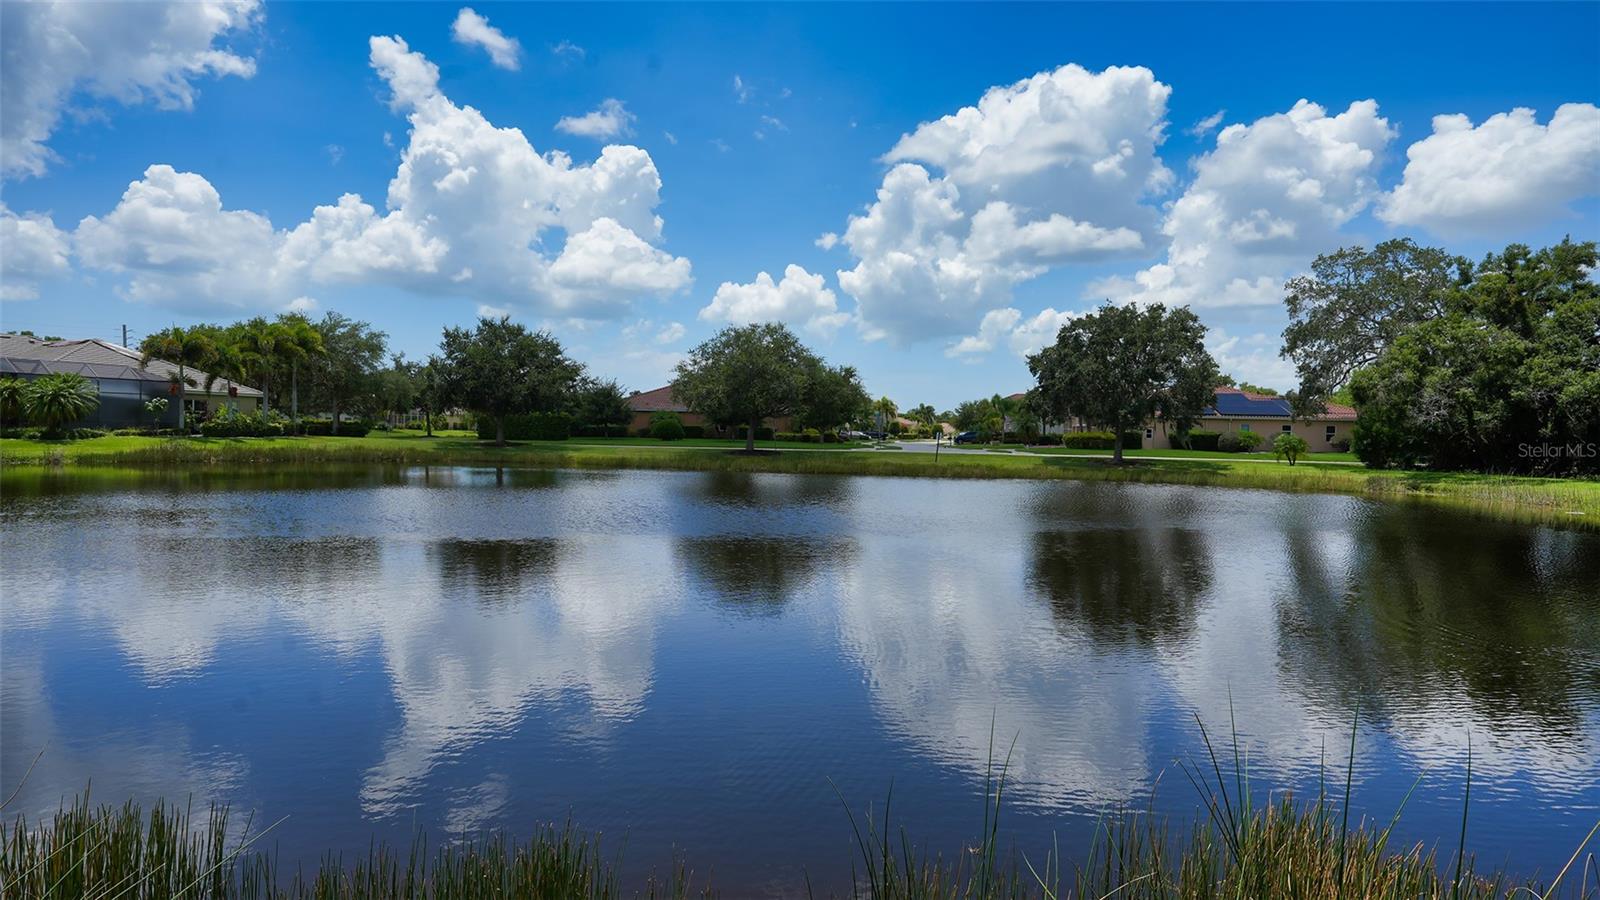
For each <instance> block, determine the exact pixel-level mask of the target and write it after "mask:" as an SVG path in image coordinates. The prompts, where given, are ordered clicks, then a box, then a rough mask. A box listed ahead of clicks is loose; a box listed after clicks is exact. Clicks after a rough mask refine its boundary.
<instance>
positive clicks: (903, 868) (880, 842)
mask: <svg viewBox="0 0 1600 900" xmlns="http://www.w3.org/2000/svg"><path fill="white" fill-rule="evenodd" d="M1002 784H1003V781H1002ZM1224 791H1225V792H1226V793H1233V792H1228V791H1226V789H1224ZM1209 805H1210V808H1211V814H1210V817H1209V818H1202V820H1201V821H1200V822H1198V823H1197V824H1196V825H1195V826H1194V827H1193V828H1192V829H1189V830H1188V831H1187V832H1186V833H1184V832H1174V831H1172V830H1171V829H1170V828H1169V826H1168V824H1167V823H1166V822H1164V821H1158V820H1153V819H1151V818H1150V817H1149V816H1142V815H1138V814H1135V813H1124V814H1121V815H1113V816H1110V817H1108V818H1107V819H1105V820H1104V821H1103V822H1102V823H1101V824H1100V825H1099V826H1098V827H1097V829H1096V834H1095V836H1094V840H1093V841H1092V843H1091V846H1090V848H1089V850H1088V852H1087V853H1086V854H1085V855H1084V857H1083V858H1081V859H1074V860H1069V859H1064V858H1063V857H1062V855H1060V854H1059V853H1058V852H1057V851H1055V850H1047V851H1045V852H1044V853H1043V855H1042V857H1037V858H1034V857H1030V855H1029V854H1027V853H1025V852H1024V853H1018V852H1016V850H1015V848H1011V847H1008V846H1004V845H1003V843H1002V838H1001V836H1000V833H999V829H998V826H997V823H998V820H999V813H1000V799H999V796H998V793H997V794H996V795H995V796H993V797H992V798H991V799H989V800H986V802H985V820H986V821H985V825H984V831H983V833H982V835H981V836H980V838H979V840H978V841H977V842H976V843H975V844H973V845H971V846H969V847H967V848H965V849H963V850H962V851H960V852H958V853H956V854H954V855H953V856H943V855H939V854H937V853H933V852H930V851H928V850H927V849H926V848H924V847H921V846H918V845H915V844H913V843H912V839H911V838H910V837H909V836H908V834H907V833H906V831H905V830H904V829H903V828H898V829H896V828H894V827H892V825H891V823H890V822H889V821H883V822H881V823H879V822H878V821H877V820H876V819H875V818H874V817H873V816H872V814H871V812H870V811H868V813H867V815H866V816H865V817H864V818H862V819H857V818H856V816H855V815H854V814H850V816H849V819H850V822H851V825H852V826H853V827H854V830H855V839H856V844H857V848H856V849H857V858H856V859H855V860H854V861H853V863H852V864H851V867H850V868H851V871H852V873H853V874H852V876H851V878H850V879H849V881H848V882H846V884H843V885H840V884H820V885H813V884H812V883H811V880H810V877H809V876H808V877H807V879H806V885H805V887H806V894H807V895H808V896H813V897H855V898H871V900H898V898H904V900H911V898H928V900H943V898H948V900H958V898H961V900H1001V898H1006V900H1011V898H1050V900H1065V898H1068V897H1071V898H1079V900H1093V898H1101V900H1104V898H1107V897H1112V896H1116V897H1121V898H1132V900H1165V898H1172V897H1182V898H1210V897H1215V898H1233V897H1252V898H1253V897H1300V898H1306V900H1336V898H1337V900H1344V898H1372V900H1376V898H1380V897H1382V898H1389V897H1411V898H1426V900H1444V898H1446V897H1448V898H1450V900H1490V898H1494V900H1510V898H1513V897H1516V896H1519V895H1521V894H1526V895H1527V896H1530V897H1535V898H1540V900H1544V898H1551V897H1574V898H1580V900H1594V898H1595V897H1596V895H1597V893H1600V888H1596V887H1595V886H1594V885H1593V884H1592V883H1591V882H1590V879H1589V877H1588V876H1589V874H1590V873H1589V871H1588V869H1589V867H1590V866H1592V865H1593V864H1594V857H1593V854H1592V851H1591V852H1590V855H1589V856H1588V857H1584V855H1583V854H1584V851H1585V850H1586V849H1587V848H1588V845H1589V844H1590V843H1591V842H1592V840H1593V838H1594V836H1595V831H1590V832H1589V834H1588V835H1587V836H1578V835H1575V836H1574V844H1575V845H1576V847H1577V850H1576V851H1575V852H1574V853H1573V854H1572V859H1571V860H1570V861H1569V862H1568V863H1567V864H1566V866H1565V867H1564V868H1563V869H1562V870H1561V871H1560V872H1546V873H1540V874H1539V875H1537V876H1535V878H1536V879H1537V880H1532V881H1518V880H1517V879H1516V877H1515V876H1512V875H1510V874H1509V873H1507V872H1506V871H1503V870H1493V871H1484V872H1479V871H1477V870H1476V867H1475V863H1474V860H1473V859H1472V858H1471V856H1470V855H1460V854H1459V852H1451V853H1449V854H1448V855H1447V857H1446V858H1444V859H1441V858H1440V856H1439V855H1438V852H1437V851H1436V850H1433V849H1430V848H1428V847H1426V846H1425V845H1423V844H1421V843H1418V844H1415V845H1411V846H1409V847H1406V846H1398V847H1397V846H1392V845H1391V843H1390V835H1391V830H1392V828H1393V826H1394V823H1393V822H1390V823H1389V827H1386V828H1382V829H1380V828H1378V827H1377V824H1376V823H1375V822H1372V821H1358V822H1346V821H1343V820H1342V819H1341V818H1340V816H1339V813H1338V810H1337V809H1336V807H1335V806H1334V805H1333V804H1331V803H1329V802H1325V801H1324V800H1323V799H1321V798H1319V799H1318V800H1317V801H1316V802H1314V803H1297V802H1295V801H1294V800H1293V799H1291V798H1287V797H1286V798H1283V799H1280V800H1279V801H1277V802H1274V803H1270V804H1267V805H1263V806H1261V807H1254V806H1252V805H1251V801H1250V799H1249V798H1248V796H1247V795H1245V794H1234V795H1233V796H1232V797H1231V800H1230V802H1229V803H1228V804H1227V805H1226V807H1224V805H1223V804H1219V803H1217V802H1216V798H1215V797H1213V798H1212V800H1211V802H1210V804H1209ZM1224 809H1226V813H1224ZM885 814H886V813H885ZM234 825H235V823H230V821H229V816H228V811H227V809H226V808H225V807H216V806H213V807H211V808H210V809H209V811H208V812H200V811H191V809H190V808H189V807H188V806H178V805H164V804H160V803H158V804H156V805H155V806H154V807H153V808H152V809H150V810H149V811H148V812H146V811H144V810H143V809H141V808H140V807H139V806H138V805H137V804H135V803H133V802H131V801H130V802H127V803H125V804H123V805H122V806H120V807H115V806H109V805H102V806H98V807H97V806H93V805H92V804H91V803H90V802H89V800H88V798H87V796H82V797H79V798H75V799H74V800H73V802H72V803H71V804H70V805H66V804H63V807H62V809H61V812H60V813H59V814H57V815H56V816H54V817H53V818H51V819H49V820H47V821H45V822H42V823H31V824H30V823H29V822H27V821H26V820H25V819H23V818H21V817H18V818H17V819H16V820H15V821H14V822H13V823H10V824H9V827H8V823H6V822H4V821H0V885H4V886H5V887H6V889H7V895H8V896H16V897H19V898H22V897H26V898H30V900H56V898H61V900H65V898H69V897H70V898H90V900H155V898H165V897H178V896H187V897H195V898H209V900H235V898H237V900H246V898H249V900H312V898H316V900H321V898H336V897H337V898H356V900H390V898H394V900H399V898H417V900H427V898H440V900H443V898H457V897H529V898H551V900H557V898H559V900H580V898H587V900H617V898H622V897H628V896H632V897H650V898H674V900H676V898H685V900H686V898H689V897H703V898H709V897H717V896H720V892H719V890H718V886H717V884H716V876H715V872H714V871H700V872H696V871H694V870H692V869H690V868H689V862H690V861H689V860H686V859H685V858H683V857H682V856H680V855H677V854H674V857H673V858H672V859H670V860H663V861H662V862H664V863H666V865H665V870H664V871H665V874H664V875H663V874H660V870H658V871H657V872H655V873H652V874H650V875H649V876H646V877H643V878H640V879H639V880H638V882H635V883H633V884H631V885H629V886H624V883H623V879H622V877H621V876H620V875H619V871H620V870H621V869H622V862H623V859H622V855H621V853H616V854H610V853H607V852H606V851H605V850H604V849H603V848H602V843H601V839H600V835H599V834H593V833H589V832H584V831H580V830H578V829H577V828H575V827H574V826H573V825H572V824H571V823H570V822H569V823H567V824H566V825H564V826H553V825H546V826H541V827H538V828H536V829H535V830H534V831H533V832H532V833H531V834H530V835H529V836H528V837H527V838H526V839H518V838H515V837H510V836H508V835H507V834H506V833H505V832H503V831H497V832H487V833H482V834H477V835H460V836H458V838H459V839H457V840H447V841H443V842H441V843H439V844H437V845H435V846H434V847H430V846H429V844H428V841H427V840H426V837H425V836H422V835H418V836H417V837H416V838H414V839H413V840H412V842H411V843H410V845H409V846H407V845H404V844H402V845H399V846H394V845H389V844H387V843H373V844H372V845H371V846H370V848H369V849H368V850H367V852H366V853H365V854H356V855H355V856H354V858H352V859H349V860H346V859H344V858H341V857H340V856H338V855H336V854H332V853H327V854H323V855H322V857H321V859H320V861H319V862H317V863H314V864H313V865H312V867H311V868H310V869H305V868H297V869H296V870H295V871H294V872H293V874H292V875H291V874H290V872H289V869H290V866H288V865H280V863H279V861H278V860H277V859H276V858H275V856H274V855H273V854H272V853H271V852H270V851H269V850H267V849H266V848H267V847H270V845H271V842H272V833H271V832H272V830H273V829H274V828H275V827H276V825H269V826H266V827H259V826H253V825H252V824H246V825H245V826H244V828H243V829H242V830H241V829H239V828H237V827H234ZM1596 830H1600V825H1597V826H1596ZM1580 838H1581V842H1580V840H1579V839H1580ZM622 843H623V844H626V841H625V840H624V841H623V842H622ZM841 890H844V891H846V892H845V893H840V891H841Z"/></svg>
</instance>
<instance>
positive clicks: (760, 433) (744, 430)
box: [734, 425, 773, 441]
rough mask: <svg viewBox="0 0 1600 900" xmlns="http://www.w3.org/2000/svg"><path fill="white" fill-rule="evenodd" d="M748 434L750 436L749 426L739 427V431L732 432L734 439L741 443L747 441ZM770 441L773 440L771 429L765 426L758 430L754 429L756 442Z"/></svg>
mask: <svg viewBox="0 0 1600 900" xmlns="http://www.w3.org/2000/svg"><path fill="white" fill-rule="evenodd" d="M749 434H750V426H749V425H740V426H739V429H738V430H737V431H735V432H734V437H735V438H737V439H739V440H741V441H743V440H748V439H749V437H748V435H749ZM772 439H773V431H772V429H771V428H768V427H767V426H765V425H763V426H761V427H760V428H757V429H756V440H758V441H770V440H772Z"/></svg>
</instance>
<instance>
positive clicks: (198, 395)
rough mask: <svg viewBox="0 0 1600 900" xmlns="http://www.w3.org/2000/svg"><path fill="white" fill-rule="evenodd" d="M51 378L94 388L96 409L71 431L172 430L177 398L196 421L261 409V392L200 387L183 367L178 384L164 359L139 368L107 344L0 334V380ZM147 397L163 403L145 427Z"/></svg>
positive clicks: (198, 375)
mask: <svg viewBox="0 0 1600 900" xmlns="http://www.w3.org/2000/svg"><path fill="white" fill-rule="evenodd" d="M56 372H72V373H75V374H78V375H82V376H84V377H85V378H88V379H89V380H90V381H92V382H94V385H95V388H96V390H98V391H99V394H100V406H99V408H98V409H96V410H95V411H94V412H93V413H91V414H90V415H89V416H88V417H87V418H85V419H84V420H83V421H82V422H79V423H76V424H77V427H88V428H131V427H137V426H141V425H153V424H160V425H165V426H176V425H177V423H178V402H179V398H182V403H183V406H184V409H185V410H186V411H187V415H188V416H189V417H190V418H192V419H194V420H195V421H199V420H201V419H204V418H205V417H206V416H207V415H209V414H211V413H213V412H216V411H217V410H220V409H223V408H225V407H228V408H233V409H237V410H239V411H240V412H255V411H257V410H258V409H260V408H261V391H260V390H258V389H256V388H254V387H251V386H250V385H246V384H240V383H238V382H235V381H229V380H227V379H223V378H217V379H214V380H212V384H211V386H210V387H209V388H207V387H206V381H207V380H208V379H210V375H209V373H206V372H203V371H200V370H198V369H194V368H189V367H185V368H184V370H183V380H184V383H182V384H180V383H179V381H178V366H177V364H176V363H170V362H167V361H166V360H164V359H152V360H150V361H149V362H148V363H145V364H141V363H140V359H139V352H138V351H137V350H130V349H129V348H127V347H123V346H121V345H119V344H113V343H111V342H110V341H102V340H97V339H89V340H78V341H43V340H39V339H38V338H35V337H31V336H29V335H23V334H0V376H4V375H13V376H16V377H20V378H25V379H32V378H37V377H39V376H40V375H49V374H52V373H56ZM152 397H165V398H167V399H168V401H169V405H168V409H167V413H166V415H164V416H163V417H162V419H161V421H160V422H159V423H155V422H152V421H150V418H149V413H147V412H145V410H144V403H145V402H146V401H148V400H149V399H151V398H152Z"/></svg>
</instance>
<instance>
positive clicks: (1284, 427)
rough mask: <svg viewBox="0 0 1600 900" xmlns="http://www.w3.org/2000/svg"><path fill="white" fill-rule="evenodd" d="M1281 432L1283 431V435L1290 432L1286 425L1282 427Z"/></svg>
mask: <svg viewBox="0 0 1600 900" xmlns="http://www.w3.org/2000/svg"><path fill="white" fill-rule="evenodd" d="M1283 430H1284V432H1285V433H1287V432H1288V431H1289V430H1290V429H1289V426H1287V425H1285V426H1283Z"/></svg>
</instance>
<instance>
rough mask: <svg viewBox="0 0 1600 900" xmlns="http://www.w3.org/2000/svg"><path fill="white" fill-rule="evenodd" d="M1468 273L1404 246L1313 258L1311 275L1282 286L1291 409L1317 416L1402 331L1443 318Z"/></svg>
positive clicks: (1408, 243)
mask: <svg viewBox="0 0 1600 900" xmlns="http://www.w3.org/2000/svg"><path fill="white" fill-rule="evenodd" d="M1470 272H1471V266H1470V264H1469V263H1467V261H1466V260H1465V259H1463V258H1461V257H1458V256H1452V255H1451V254H1449V253H1447V252H1446V251H1444V250H1440V249H1438V248H1435V247H1419V246H1417V244H1416V242H1414V241H1412V240H1411V239H1410V238H1397V239H1395V240H1389V241H1384V242H1383V243H1381V244H1378V245H1377V246H1376V247H1374V248H1372V249H1371V250H1367V249H1366V248H1364V247H1348V248H1340V249H1339V250H1337V251H1335V252H1333V253H1327V254H1323V255H1322V256H1318V257H1317V258H1316V260H1315V261H1314V262H1312V264H1311V272H1310V274H1308V275H1302V276H1300V277H1297V278H1291V279H1289V281H1288V283H1287V284H1285V285H1284V289H1285V292H1286V293H1285V296H1284V300H1283V302H1284V306H1285V307H1286V308H1287V310H1288V313H1289V327H1288V328H1285V329H1284V331H1283V350H1282V355H1283V357H1284V358H1285V359H1288V360H1290V361H1291V362H1293V363H1294V365H1295V371H1296V373H1297V374H1298V375H1299V378H1300V388H1299V390H1298V391H1296V392H1295V393H1296V398H1297V404H1298V405H1299V406H1300V407H1301V408H1302V409H1303V410H1306V411H1320V410H1321V409H1322V408H1323V406H1324V404H1325V401H1326V400H1327V399H1328V398H1329V396H1330V395H1331V394H1333V392H1334V391H1336V390H1338V389H1339V388H1340V387H1342V386H1344V385H1345V384H1346V383H1347V382H1348V381H1349V380H1350V376H1351V375H1353V374H1354V373H1355V371H1356V370H1357V369H1359V368H1361V367H1362V366H1366V365H1370V364H1371V363H1373V362H1374V361H1376V360H1377V358H1378V356H1379V355H1380V354H1382V353H1383V351H1384V349H1385V348H1387V347H1388V346H1389V345H1390V344H1392V343H1393V342H1394V340H1395V339H1396V338H1397V337H1399V336H1400V335H1401V334H1403V333H1404V332H1405V331H1406V329H1408V328H1410V327H1411V326H1413V325H1416V324H1417V323H1419V322H1425V321H1428V320H1429V319H1433V318H1436V317H1438V316H1439V315H1442V314H1443V312H1444V301H1445V297H1446V295H1447V294H1448V293H1449V292H1450V290H1451V289H1452V288H1454V287H1456V286H1457V285H1459V284H1460V283H1461V282H1462V280H1463V279H1464V278H1468V277H1470Z"/></svg>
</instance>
